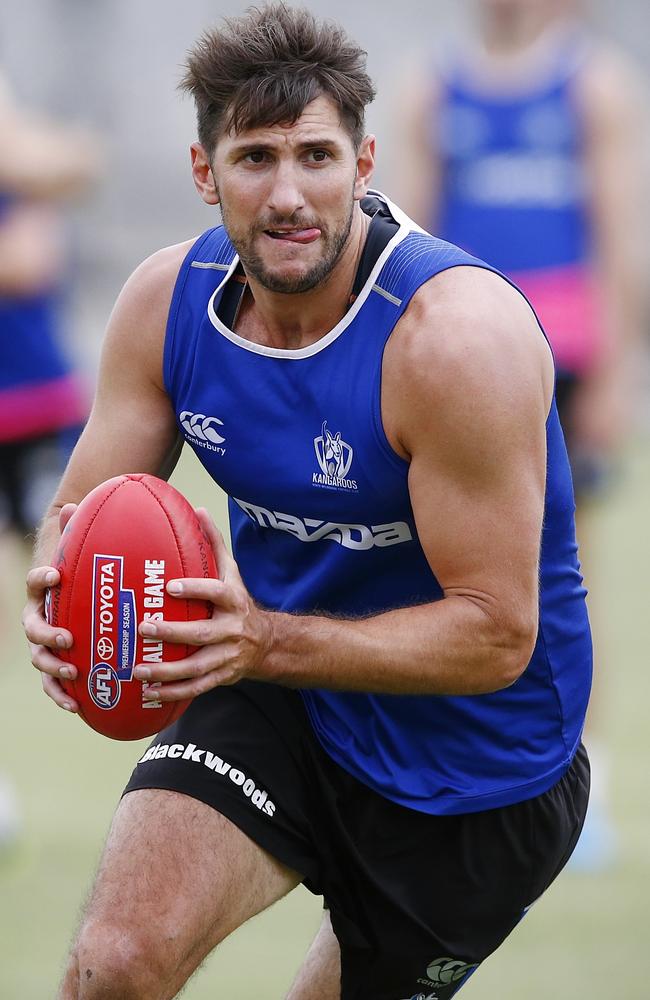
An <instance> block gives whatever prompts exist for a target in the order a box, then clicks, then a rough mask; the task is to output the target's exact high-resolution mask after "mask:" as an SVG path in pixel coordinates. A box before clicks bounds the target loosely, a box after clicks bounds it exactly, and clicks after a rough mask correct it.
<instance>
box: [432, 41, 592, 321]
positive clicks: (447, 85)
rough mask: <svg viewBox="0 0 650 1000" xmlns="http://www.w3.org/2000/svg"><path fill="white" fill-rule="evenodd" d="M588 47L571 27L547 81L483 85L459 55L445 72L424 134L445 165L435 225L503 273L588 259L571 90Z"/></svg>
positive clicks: (577, 121) (585, 193) (583, 180)
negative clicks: (500, 87) (505, 87)
mask: <svg viewBox="0 0 650 1000" xmlns="http://www.w3.org/2000/svg"><path fill="white" fill-rule="evenodd" d="M587 53H588V43H587V41H586V39H585V38H583V36H582V35H581V34H579V33H578V34H576V33H573V32H572V33H570V34H569V35H568V36H567V37H566V38H564V39H563V40H562V44H560V45H559V46H558V51H557V53H556V59H555V68H554V69H553V71H552V72H550V73H549V75H548V76H547V77H546V79H545V80H543V81H541V82H539V83H537V84H535V85H532V84H531V85H528V86H523V87H521V88H520V90H519V91H513V92H510V91H505V92H502V93H500V92H496V91H494V90H488V89H487V88H484V87H481V86H480V84H479V83H478V82H477V81H475V80H474V79H473V77H472V75H471V71H468V70H467V68H466V67H465V66H464V65H463V64H462V62H461V61H460V60H456V62H455V63H454V64H453V65H452V66H451V67H450V68H449V70H448V71H447V72H445V73H444V74H443V77H442V93H441V96H440V103H439V107H438V108H437V110H436V115H435V119H436V126H435V127H434V130H433V134H432V135H431V138H430V141H431V143H432V145H433V146H434V148H435V150H436V152H437V154H438V155H439V156H440V157H441V160H442V167H443V171H442V190H441V193H440V205H441V210H440V218H439V219H438V220H436V225H435V227H434V228H435V232H437V233H440V235H441V236H443V237H444V238H445V239H447V240H450V241H451V242H453V243H456V244H458V245H459V246H462V247H463V248H464V249H466V250H467V251H468V252H470V253H473V254H476V255H477V256H479V257H482V258H484V259H485V260H488V261H489V262H490V263H491V264H492V265H493V266H494V267H497V268H498V269H499V270H500V271H503V272H505V273H506V274H510V273H513V272H517V271H527V270H533V269H537V268H545V267H550V266H553V267H557V266H562V265H567V264H574V263H576V262H585V261H588V260H589V259H590V257H591V247H592V243H593V235H592V227H591V221H590V217H589V216H590V212H589V188H588V180H587V176H586V170H585V164H584V145H585V139H584V125H583V121H582V113H581V110H580V108H579V106H578V103H577V101H576V97H575V92H574V89H575V78H576V74H577V73H578V71H579V70H580V69H581V67H582V65H583V63H584V61H585V57H586V55H587ZM549 332H551V331H549Z"/></svg>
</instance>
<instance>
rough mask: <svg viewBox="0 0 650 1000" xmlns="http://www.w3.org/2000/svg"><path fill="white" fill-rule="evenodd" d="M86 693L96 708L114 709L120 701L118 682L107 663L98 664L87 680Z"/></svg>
mask: <svg viewBox="0 0 650 1000" xmlns="http://www.w3.org/2000/svg"><path fill="white" fill-rule="evenodd" d="M88 691H89V693H90V697H91V698H92V700H93V701H94V702H95V704H96V705H97V708H103V709H106V710H109V709H111V708H115V706H116V705H117V703H118V701H119V700H120V694H121V693H122V692H121V685H120V680H119V677H118V676H117V674H116V673H115V671H114V670H113V668H112V667H109V665H108V663H98V664H97V665H96V666H95V667H93V669H92V671H91V673H90V676H89V678H88Z"/></svg>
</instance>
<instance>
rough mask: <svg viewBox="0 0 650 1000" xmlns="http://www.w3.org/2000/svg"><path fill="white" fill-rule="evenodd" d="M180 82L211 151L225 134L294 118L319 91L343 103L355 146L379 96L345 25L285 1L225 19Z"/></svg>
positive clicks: (198, 48)
mask: <svg viewBox="0 0 650 1000" xmlns="http://www.w3.org/2000/svg"><path fill="white" fill-rule="evenodd" d="M180 87H181V89H182V90H185V91H187V92H189V93H191V94H192V96H193V97H194V101H195V103H196V111H197V125H198V136H199V141H200V143H201V145H202V146H203V147H204V148H205V150H206V152H207V153H208V156H210V157H212V154H213V153H214V149H215V146H216V144H217V140H218V138H219V136H220V135H223V134H224V133H227V132H231V131H232V132H235V133H236V132H241V131H244V130H246V129H250V128H256V127H258V126H260V125H277V124H283V125H284V124H286V125H292V124H293V123H294V122H296V121H297V120H298V118H300V115H301V114H302V112H303V111H304V109H305V107H306V106H307V105H308V104H309V103H310V101H313V100H314V99H315V98H317V97H319V96H321V95H326V96H327V97H330V98H331V99H332V100H333V101H334V102H335V103H336V104H337V105H338V107H339V111H340V115H341V122H342V123H343V125H344V126H345V127H346V128H347V130H348V132H349V133H350V136H351V138H352V141H353V143H354V145H355V148H356V149H358V148H359V146H360V144H361V140H362V139H363V136H364V127H365V121H364V111H365V107H366V105H367V104H369V103H370V102H371V101H372V99H373V98H374V96H375V89H374V87H373V84H372V81H371V79H370V77H369V76H368V74H367V73H366V53H365V52H364V50H363V49H361V48H360V47H359V46H358V45H356V44H355V43H354V42H353V41H352V40H351V39H349V38H348V37H347V35H346V34H345V32H344V30H343V28H341V27H340V26H339V25H338V24H336V23H334V22H330V21H318V20H317V19H316V18H315V17H314V15H313V14H311V13H310V12H309V11H308V10H304V9H302V8H290V7H287V6H285V4H283V3H270V4H267V5H265V6H263V7H250V8H249V9H248V10H247V12H246V13H245V14H244V15H243V16H241V17H233V18H224V21H223V27H219V28H214V29H211V30H209V31H206V32H205V34H203V35H202V36H201V38H200V39H199V41H198V42H197V43H196V45H195V46H194V48H193V49H192V50H191V51H190V52H189V54H188V57H187V62H186V73H185V76H184V77H183V79H182V80H181V83H180Z"/></svg>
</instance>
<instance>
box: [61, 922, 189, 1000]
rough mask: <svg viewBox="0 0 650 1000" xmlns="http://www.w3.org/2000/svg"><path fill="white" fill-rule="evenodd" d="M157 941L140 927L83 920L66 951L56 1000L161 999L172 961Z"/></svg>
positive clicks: (171, 974)
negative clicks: (65, 967) (66, 960)
mask: <svg viewBox="0 0 650 1000" xmlns="http://www.w3.org/2000/svg"><path fill="white" fill-rule="evenodd" d="M161 944H162V942H160V941H158V942H157V946H156V944H155V943H154V942H153V941H151V940H150V939H149V937H148V936H147V935H146V933H143V930H142V928H139V927H133V926H128V925H116V924H115V923H113V922H110V921H101V920H90V921H87V922H86V923H85V924H84V925H83V927H82V929H81V931H80V933H79V937H78V939H77V941H76V943H75V946H74V948H73V950H72V953H71V955H70V964H69V966H68V970H67V974H66V978H65V980H64V984H63V987H62V992H61V1000H94V998H96V997H97V998H98V997H101V998H102V1000H104V998H105V1000H109V998H111V1000H112V998H115V1000H145V998H146V1000H159V998H160V1000H162V998H163V997H165V996H167V995H169V993H168V989H167V986H168V983H169V980H170V977H172V976H173V972H174V965H175V964H176V963H175V962H174V961H173V960H172V961H170V959H171V955H170V954H169V952H167V954H165V949H164V948H162V947H161Z"/></svg>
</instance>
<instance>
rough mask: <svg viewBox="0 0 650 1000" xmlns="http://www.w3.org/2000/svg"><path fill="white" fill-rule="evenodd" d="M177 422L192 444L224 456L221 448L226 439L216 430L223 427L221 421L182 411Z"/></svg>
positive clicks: (202, 414)
mask: <svg viewBox="0 0 650 1000" xmlns="http://www.w3.org/2000/svg"><path fill="white" fill-rule="evenodd" d="M179 420H180V423H181V427H182V428H183V430H184V431H185V433H186V434H187V435H188V436H189V437H190V438H191V439H192V443H193V444H196V445H198V446H199V448H205V449H206V450H207V451H213V452H215V453H216V454H217V455H225V454H226V449H225V448H222V447H221V445H223V443H224V441H225V440H226V439H225V437H224V436H223V435H222V434H220V433H219V431H218V430H217V427H223V420H219V418H218V417H209V416H206V414H205V413H192V411H191V410H183V412H182V413H181V415H180V417H179Z"/></svg>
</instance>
